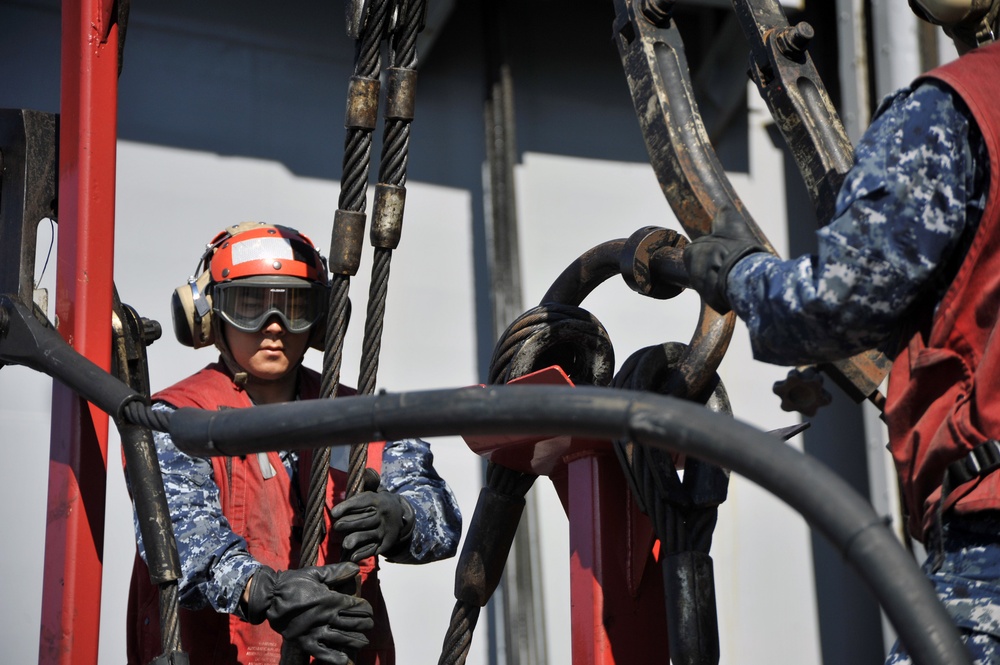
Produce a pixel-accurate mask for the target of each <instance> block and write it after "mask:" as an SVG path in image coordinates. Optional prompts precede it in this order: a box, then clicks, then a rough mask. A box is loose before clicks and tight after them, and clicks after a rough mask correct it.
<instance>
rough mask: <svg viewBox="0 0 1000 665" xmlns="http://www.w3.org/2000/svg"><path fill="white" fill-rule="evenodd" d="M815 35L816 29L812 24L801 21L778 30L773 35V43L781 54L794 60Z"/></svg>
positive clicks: (804, 50)
mask: <svg viewBox="0 0 1000 665" xmlns="http://www.w3.org/2000/svg"><path fill="white" fill-rule="evenodd" d="M815 36H816V31H815V30H814V29H813V27H812V25H810V24H809V23H806V22H805V21H803V22H801V23H796V24H795V25H792V26H788V27H787V28H782V29H781V30H780V31H778V33H777V34H776V35H775V36H774V43H775V46H777V47H778V50H779V51H781V53H782V55H784V56H785V57H787V58H791V59H792V60H795V59H797V58H801V57H802V54H803V53H805V52H806V49H807V48H809V43H810V42H811V41H812V40H813V38H814V37H815Z"/></svg>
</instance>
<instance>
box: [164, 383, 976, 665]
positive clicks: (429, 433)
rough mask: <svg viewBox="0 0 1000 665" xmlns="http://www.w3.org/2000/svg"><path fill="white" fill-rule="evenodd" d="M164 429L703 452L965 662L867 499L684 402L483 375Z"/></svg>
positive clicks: (937, 653) (922, 647) (218, 451)
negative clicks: (589, 441)
mask: <svg viewBox="0 0 1000 665" xmlns="http://www.w3.org/2000/svg"><path fill="white" fill-rule="evenodd" d="M170 433H171V436H172V438H173V439H174V441H175V443H176V444H177V446H178V448H180V449H181V450H183V451H184V452H186V453H188V454H191V455H202V456H205V455H242V454H249V453H254V452H263V451H267V450H271V449H273V448H274V447H275V446H277V445H281V446H283V447H286V448H313V447H319V446H323V445H343V444H349V443H351V442H353V441H357V440H381V439H386V438H388V439H400V438H406V437H413V436H417V437H435V436H454V435H457V434H466V435H469V434H487V433H489V434H527V435H552V434H564V435H571V436H573V435H577V436H588V437H592V438H593V437H606V438H608V439H612V440H614V439H621V438H632V439H634V440H635V441H637V442H639V443H641V444H643V445H648V446H651V447H656V448H662V449H665V450H670V451H673V452H677V453H682V454H685V455H690V456H693V457H699V458H701V459H703V460H705V461H707V462H710V463H712V464H716V465H718V466H722V467H726V468H729V469H732V470H733V472H735V473H739V474H740V475H742V476H744V477H745V478H747V479H748V480H750V481H752V482H754V483H756V484H758V485H760V486H761V487H763V488H764V489H766V490H768V491H769V492H771V493H772V494H774V495H776V496H777V497H778V498H780V499H781V500H783V501H784V502H785V503H787V504H789V505H790V506H791V507H792V508H794V509H795V510H797V511H798V512H799V513H800V514H802V516H803V517H804V518H805V519H806V520H807V521H808V522H809V523H810V524H811V525H812V527H813V528H815V529H816V530H817V531H819V532H820V533H822V534H823V535H824V536H825V537H826V538H827V539H828V540H830V541H831V543H833V544H834V546H836V547H837V548H838V549H839V550H840V552H841V554H842V556H843V557H844V559H845V561H846V562H847V563H848V564H849V565H850V566H851V567H852V568H854V569H855V570H856V571H857V572H858V574H859V575H860V576H861V578H862V579H863V580H864V581H865V583H866V584H867V585H868V587H869V588H870V589H871V590H872V592H873V593H874V595H875V596H876V598H878V600H879V602H880V603H881V604H882V607H883V608H884V610H885V612H886V615H887V616H888V617H889V619H890V621H891V622H892V624H893V625H894V626H895V628H896V630H897V632H898V634H899V636H900V639H901V641H902V643H903V644H904V645H905V646H906V648H907V650H908V651H909V653H910V654H911V656H912V657H913V659H914V661H915V662H916V663H919V664H920V665H971V660H970V658H969V654H968V652H967V651H966V649H965V646H964V644H963V643H962V641H961V639H960V637H959V634H958V631H957V629H956V628H955V626H954V625H953V624H952V622H951V619H950V617H949V616H948V614H947V612H946V611H945V609H944V606H943V605H942V604H941V603H940V601H939V600H938V598H937V596H936V595H935V594H934V591H933V589H932V587H931V585H930V584H928V583H927V579H926V577H925V576H924V575H923V573H921V572H920V570H919V568H918V567H917V566H916V564H915V563H914V561H913V559H912V557H910V556H909V555H908V554H907V553H906V551H905V550H904V549H903V547H902V546H901V545H900V544H899V542H898V541H897V540H896V538H895V536H894V535H893V533H892V532H891V531H890V529H889V528H888V527H887V525H886V523H885V522H884V521H883V519H882V518H880V517H879V516H878V515H876V514H875V512H874V511H873V510H872V507H871V505H870V504H869V503H868V502H867V501H865V499H863V498H862V497H861V496H860V495H859V494H858V493H857V492H855V491H854V490H853V489H852V488H851V487H850V486H849V485H848V484H847V483H846V482H845V481H844V480H843V479H841V478H840V477H838V476H837V475H836V474H834V473H833V472H832V471H830V470H829V469H828V468H827V467H825V466H823V465H822V464H820V463H819V462H817V461H816V460H815V459H813V458H811V457H808V456H806V455H804V454H802V453H800V452H798V451H797V450H795V449H794V448H791V447H789V446H787V445H785V444H784V443H783V442H781V441H780V440H778V439H777V438H775V437H773V436H769V435H768V434H765V433H764V432H761V431H759V430H757V429H754V428H753V427H750V426H749V425H746V424H744V423H741V422H739V421H737V420H734V419H731V418H728V417H725V416H720V415H719V414H715V413H712V412H710V411H709V410H708V409H705V408H703V407H701V406H698V405H696V404H692V403H690V402H685V401H682V400H677V399H674V398H670V397H661V396H658V395H650V394H648V393H636V392H633V391H626V390H616V389H608V388H593V387H586V386H584V387H579V388H568V387H553V386H489V387H486V388H458V389H450V390H434V391H423V392H410V393H386V394H382V395H373V396H358V397H350V398H343V399H336V400H306V401H299V402H291V403H287V404H275V405H267V406H259V407H256V408H253V409H231V410H228V411H211V412H209V411H202V410H199V409H179V410H177V411H175V412H174V414H173V416H172V417H171V420H170ZM278 441H280V442H281V443H280V444H278V443H276V442H278Z"/></svg>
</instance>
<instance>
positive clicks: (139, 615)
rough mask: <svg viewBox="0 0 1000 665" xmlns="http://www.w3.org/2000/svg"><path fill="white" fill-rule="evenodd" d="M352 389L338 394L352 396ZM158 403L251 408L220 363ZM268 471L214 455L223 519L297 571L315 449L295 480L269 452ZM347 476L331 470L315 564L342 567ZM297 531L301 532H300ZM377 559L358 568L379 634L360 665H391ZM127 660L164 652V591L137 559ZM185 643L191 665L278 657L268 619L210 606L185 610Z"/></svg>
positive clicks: (265, 556)
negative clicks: (337, 518) (340, 530)
mask: <svg viewBox="0 0 1000 665" xmlns="http://www.w3.org/2000/svg"><path fill="white" fill-rule="evenodd" d="M319 385H320V383H319V377H318V375H317V374H316V372H313V371H312V370H309V369H306V368H300V370H299V395H300V396H301V398H302V399H314V398H316V397H318V396H319ZM348 393H349V391H348V390H346V389H345V390H344V391H341V394H348ZM153 399H154V400H157V401H163V402H167V403H168V404H171V405H173V406H176V407H178V408H180V407H188V406H193V407H198V408H204V409H219V408H246V407H249V406H251V405H252V404H251V402H250V398H249V396H248V395H247V394H246V392H245V391H243V390H241V389H240V388H238V387H237V386H236V385H235V384H234V383H233V381H232V379H231V375H230V374H229V372H228V371H227V370H226V369H225V368H224V366H222V365H220V364H213V365H209V366H208V367H206V368H205V369H203V370H201V371H200V372H198V373H196V374H194V375H193V376H191V377H188V378H187V379H185V380H183V381H181V382H179V383H177V384H175V385H173V386H171V387H170V388H167V389H166V390H164V391H162V392H160V393H157V394H156V395H154V396H153ZM383 446H384V444H383V443H377V444H372V445H371V446H369V457H368V466H369V467H371V468H373V469H374V470H376V471H379V470H380V468H381V462H382V448H383ZM267 460H268V462H270V465H271V468H272V469H273V470H275V471H276V473H274V474H270V473H268V474H267V475H269V476H270V477H269V478H266V479H265V474H264V473H263V472H262V471H261V465H260V463H259V460H258V456H257V455H247V456H245V457H213V458H212V459H211V462H212V473H213V479H214V480H215V483H216V484H217V485H218V486H219V498H220V501H221V503H222V513H223V515H225V517H226V519H227V520H228V521H229V525H230V527H231V528H232V529H233V531H235V532H236V533H238V534H240V535H241V536H243V537H244V538H245V539H246V542H247V547H248V549H249V552H250V554H252V555H253V556H254V558H255V559H257V560H258V561H260V562H261V563H262V564H265V565H268V566H270V567H271V568H274V569H275V570H288V569H290V568H297V567H298V561H299V548H300V546H301V542H300V540H299V536H298V534H299V533H301V526H302V521H303V515H302V510H303V509H304V506H305V503H306V498H307V495H308V484H309V469H310V466H311V462H312V451H311V450H302V451H299V464H298V474H297V477H298V480H299V481H300V482H299V483H295V486H293V482H292V479H291V477H290V476H289V474H288V473H286V472H285V467H284V464H283V463H282V461H281V458H280V456H279V455H278V453H276V452H269V453H267ZM346 485H347V474H346V473H345V472H344V471H340V470H337V469H332V468H331V469H330V482H329V483H328V485H327V510H326V511H325V525H326V532H327V533H328V534H330V537H328V538H326V539H324V540H323V542H322V543H321V545H320V551H319V554H318V559H317V564H319V565H322V564H324V563H327V562H337V561H340V535H339V534H337V533H335V532H334V531H333V530H332V528H331V525H330V519H329V517H330V510H331V509H332V508H333V506H334V505H335V504H336V503H338V502H340V501H343V499H344V492H345V487H346ZM296 527H298V528H296ZM376 573H377V564H376V560H375V558H374V557H372V558H370V559H366V560H364V561H362V563H361V576H362V579H363V583H362V592H361V595H362V596H363V597H364V598H365V599H367V600H368V601H369V602H370V603H371V604H372V607H373V609H374V610H375V628H374V629H373V630H372V631H370V632H369V633H368V634H367V637H368V639H369V645H368V646H367V647H366V648H365V649H364V650H363V651H362V652H361V653H360V654H359V655H358V658H357V660H356V663H357V665H361V664H362V663H364V664H368V665H376V664H377V665H393V663H394V662H395V652H394V647H393V641H392V632H391V629H390V627H389V617H388V615H387V613H386V610H385V603H384V601H383V599H382V592H381V590H380V588H379V583H378V576H377V574H376ZM127 616H128V626H127V641H128V662H129V665H148V663H149V662H150V661H152V660H153V659H154V658H155V657H157V656H159V655H160V654H161V653H162V648H161V638H160V612H159V591H158V589H157V588H156V586H155V585H153V584H152V583H151V582H150V580H149V572H148V569H147V567H146V564H145V563H144V562H143V561H142V559H141V558H140V557H139V556H138V554H136V557H135V565H134V567H133V571H132V584H131V588H130V590H129V602H128V614H127ZM180 623H181V644H182V647H183V649H184V650H185V651H186V652H187V653H188V655H189V657H190V662H191V665H221V664H230V663H232V664H236V663H242V664H244V665H250V664H252V665H277V663H278V662H279V661H280V658H281V636H280V635H279V634H278V633H276V632H275V631H274V630H272V629H271V626H270V625H269V624H268V623H267V622H266V621H265V622H264V623H262V624H259V625H256V626H254V625H251V624H249V623H247V622H245V621H242V620H241V619H239V618H237V617H236V616H235V615H230V614H221V613H218V612H216V611H214V610H213V609H212V608H206V609H202V610H185V609H181V616H180Z"/></svg>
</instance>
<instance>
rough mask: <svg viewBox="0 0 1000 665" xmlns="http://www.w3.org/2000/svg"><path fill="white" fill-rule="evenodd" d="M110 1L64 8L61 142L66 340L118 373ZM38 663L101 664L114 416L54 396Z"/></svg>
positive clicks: (57, 389)
mask: <svg viewBox="0 0 1000 665" xmlns="http://www.w3.org/2000/svg"><path fill="white" fill-rule="evenodd" d="M113 9H114V1H113V0H66V1H65V2H63V3H62V54H61V64H62V74H61V88H60V92H61V101H60V130H59V131H60V139H59V141H60V145H59V253H58V263H57V265H58V272H57V276H56V307H55V311H56V321H57V324H58V330H59V332H60V334H61V335H62V336H63V337H64V338H65V339H66V341H67V342H69V343H70V344H71V345H72V346H73V347H74V348H75V349H76V350H77V351H79V352H80V353H81V354H83V355H84V356H86V357H87V358H89V359H90V360H92V361H93V362H95V363H96V364H97V365H99V366H100V367H104V368H106V369H110V367H111V301H112V279H113V272H114V270H113V266H114V210H115V160H116V154H115V152H116V138H117V125H118V26H117V24H116V22H115V16H114V14H113ZM50 445H51V448H50V455H49V494H48V521H47V524H46V530H45V577H44V580H43V588H42V620H41V635H40V638H39V654H38V662H39V663H45V664H49V663H60V664H64V665H68V664H70V663H72V664H74V665H85V664H86V665H93V664H95V663H97V654H98V639H99V633H100V615H101V574H102V569H103V564H102V559H103V548H104V510H105V506H104V503H105V495H106V481H107V455H108V416H107V415H106V414H105V413H103V412H102V411H101V410H100V409H97V408H96V407H94V406H93V405H91V404H89V403H87V402H86V401H84V400H82V399H81V398H79V397H77V396H76V394H75V393H73V392H72V391H70V390H69V389H67V388H66V387H64V386H62V385H60V384H59V383H55V384H53V389H52V429H51V444H50Z"/></svg>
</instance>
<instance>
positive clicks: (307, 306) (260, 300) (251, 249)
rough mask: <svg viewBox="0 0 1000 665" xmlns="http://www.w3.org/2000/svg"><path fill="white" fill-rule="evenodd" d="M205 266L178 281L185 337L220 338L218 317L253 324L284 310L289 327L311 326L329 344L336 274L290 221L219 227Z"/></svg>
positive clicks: (180, 330)
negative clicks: (328, 318) (330, 301)
mask: <svg viewBox="0 0 1000 665" xmlns="http://www.w3.org/2000/svg"><path fill="white" fill-rule="evenodd" d="M198 266H199V267H198V269H199V270H200V271H201V274H200V275H199V276H198V277H191V278H190V279H189V280H188V282H187V283H186V284H184V285H183V286H180V287H178V288H177V289H175V291H174V295H173V299H172V302H171V312H172V315H173V323H174V334H175V336H176V337H177V340H178V341H179V342H180V343H181V344H184V345H185V346H191V347H194V348H196V349H197V348H201V347H204V346H209V345H211V344H216V345H218V344H219V343H220V342H221V335H219V334H218V330H217V323H218V321H219V320H222V321H225V322H226V323H228V324H229V325H232V326H234V327H236V328H237V329H239V330H243V331H247V332H253V331H256V330H260V328H261V327H262V326H263V325H264V324H265V323H266V322H267V321H268V320H270V319H271V318H272V317H273V316H278V317H279V318H280V319H281V320H282V323H283V324H284V326H285V328H286V329H287V330H289V331H290V332H293V333H301V332H305V331H306V330H312V331H313V336H312V339H311V345H312V346H314V347H316V348H322V342H323V335H322V334H321V333H322V331H323V330H325V327H326V325H325V324H326V311H327V302H328V297H329V295H328V294H329V291H328V287H329V276H328V271H327V266H326V260H325V259H324V258H323V256H322V255H321V254H320V253H319V251H317V249H316V246H315V245H313V243H312V241H311V240H310V239H309V238H308V237H307V236H305V235H303V234H302V233H299V232H298V231H296V230H295V229H292V228H289V227H287V226H278V225H271V224H265V223H263V222H243V223H241V224H236V225H234V226H230V227H228V228H226V230H224V231H222V232H221V233H219V234H218V235H216V236H215V237H214V238H213V239H212V241H211V242H210V243H209V244H208V247H207V249H206V250H205V253H204V254H202V257H201V259H199V262H198ZM223 350H224V349H223Z"/></svg>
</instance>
